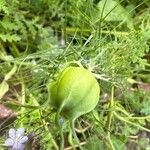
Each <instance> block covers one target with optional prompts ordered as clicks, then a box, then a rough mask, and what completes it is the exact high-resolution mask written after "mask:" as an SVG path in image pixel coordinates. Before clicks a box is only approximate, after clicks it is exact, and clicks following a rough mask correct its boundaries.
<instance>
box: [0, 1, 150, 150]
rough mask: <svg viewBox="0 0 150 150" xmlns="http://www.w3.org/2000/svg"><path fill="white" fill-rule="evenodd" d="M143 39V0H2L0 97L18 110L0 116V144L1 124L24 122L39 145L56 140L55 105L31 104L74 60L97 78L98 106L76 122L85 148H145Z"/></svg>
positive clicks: (149, 31) (149, 23) (146, 21)
mask: <svg viewBox="0 0 150 150" xmlns="http://www.w3.org/2000/svg"><path fill="white" fill-rule="evenodd" d="M149 46H150V1H149V0H143V1H140V0H128V1H124V0H76V1H73V0H64V1H61V0H28V1H26V0H22V1H19V0H0V81H1V84H0V102H1V104H5V105H7V106H8V107H9V108H10V109H12V110H15V111H16V112H17V119H16V120H15V121H14V122H13V123H9V124H8V125H7V126H6V125H5V126H3V124H4V121H1V124H0V127H1V128H0V134H1V136H0V144H1V145H2V144H3V143H4V141H5V139H6V137H7V132H8V131H7V128H6V127H8V129H9V128H11V127H15V128H17V127H20V126H22V127H25V128H26V130H27V132H28V133H31V132H32V133H34V135H35V136H34V138H33V140H32V143H34V142H35V141H38V142H36V143H38V144H37V147H38V148H40V149H57V148H58V147H57V144H58V146H59V140H60V139H59V131H58V129H57V127H56V125H55V120H54V113H53V111H52V110H51V108H49V107H44V109H43V108H40V109H37V107H39V106H41V105H43V104H44V102H45V101H46V100H47V97H48V94H47V84H48V82H51V81H53V80H56V76H57V74H58V73H59V72H60V70H61V69H62V68H64V67H65V66H66V65H68V64H69V63H70V62H75V61H76V62H78V63H80V64H82V65H83V66H84V67H85V68H87V69H89V70H91V71H92V72H93V73H94V75H95V77H96V78H97V79H98V81H99V84H100V86H101V98H100V101H99V104H98V106H97V107H96V109H95V110H94V111H93V112H92V113H89V114H87V115H84V116H82V117H80V118H79V119H78V121H77V122H76V131H77V134H78V137H79V140H80V142H81V144H83V145H84V146H83V149H85V150H88V149H89V150H90V149H93V150H97V149H116V150H121V149H131V150H132V149H137V150H142V149H147V150H148V149H150V144H149V137H150V133H149V132H150V130H149V128H150V125H149V122H150V109H149V104H150V95H149V89H150V85H149V82H150V78H149V77H150V74H149V73H150V64H149V62H150V61H149V58H150V56H149ZM21 106H24V107H21ZM34 106H35V107H34ZM9 118H10V117H8V118H7V119H6V120H9ZM68 134H69V129H68V128H67V127H66V128H65V129H64V136H65V141H66V142H65V147H66V149H67V147H69V146H70V145H69V144H68V142H67V141H68V138H67V137H68ZM93 141H94V142H93ZM95 141H97V142H95ZM33 145H34V144H33ZM33 145H32V146H30V147H29V148H28V149H33ZM1 149H3V147H2V148H1Z"/></svg>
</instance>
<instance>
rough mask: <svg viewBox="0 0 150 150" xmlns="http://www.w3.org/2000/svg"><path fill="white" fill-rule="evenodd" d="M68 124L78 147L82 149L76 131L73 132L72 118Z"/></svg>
mask: <svg viewBox="0 0 150 150" xmlns="http://www.w3.org/2000/svg"><path fill="white" fill-rule="evenodd" d="M70 125H71V129H72V134H73V137H74V138H75V140H76V142H77V144H78V146H79V148H80V149H81V150H82V147H81V145H80V141H79V139H78V136H77V134H76V132H75V127H74V120H72V121H71V123H70Z"/></svg>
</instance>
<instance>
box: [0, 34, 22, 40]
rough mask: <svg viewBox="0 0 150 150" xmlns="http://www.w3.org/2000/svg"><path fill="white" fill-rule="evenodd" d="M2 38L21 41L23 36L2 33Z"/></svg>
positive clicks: (0, 36) (0, 35)
mask: <svg viewBox="0 0 150 150" xmlns="http://www.w3.org/2000/svg"><path fill="white" fill-rule="evenodd" d="M0 39H1V40H2V41H4V42H6V41H8V42H13V41H14V42H17V41H20V40H21V38H20V37H19V36H18V35H17V34H12V35H11V34H9V33H7V34H2V33H1V34H0Z"/></svg>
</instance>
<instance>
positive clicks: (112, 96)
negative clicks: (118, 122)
mask: <svg viewBox="0 0 150 150" xmlns="http://www.w3.org/2000/svg"><path fill="white" fill-rule="evenodd" d="M113 105H114V86H112V90H111V99H110V104H109V109H110V111H109V114H108V118H107V124H106V129H107V131H106V134H107V135H106V138H107V140H108V142H109V146H110V149H111V150H115V148H114V145H113V143H112V141H111V137H110V128H111V122H112V117H113V111H112V107H113Z"/></svg>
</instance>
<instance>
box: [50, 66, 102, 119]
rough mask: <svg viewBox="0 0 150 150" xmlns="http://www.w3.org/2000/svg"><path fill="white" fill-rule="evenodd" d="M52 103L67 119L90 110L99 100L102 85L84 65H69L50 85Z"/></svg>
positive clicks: (74, 117)
mask: <svg viewBox="0 0 150 150" xmlns="http://www.w3.org/2000/svg"><path fill="white" fill-rule="evenodd" d="M48 92H49V98H50V105H51V106H52V107H54V108H55V109H56V111H59V112H60V115H61V116H63V117H64V118H66V119H69V120H74V119H76V118H78V117H79V116H81V115H83V114H85V113H88V112H90V111H91V110H93V109H94V108H95V106H96V105H97V103H98V101H99V95H100V86H99V84H98V82H97V80H96V79H95V77H94V76H93V74H92V73H91V72H90V71H88V70H87V69H85V68H82V67H67V68H66V69H64V70H63V71H62V72H61V73H60V74H59V76H58V79H57V80H56V81H55V82H52V83H50V84H49V85H48Z"/></svg>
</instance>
